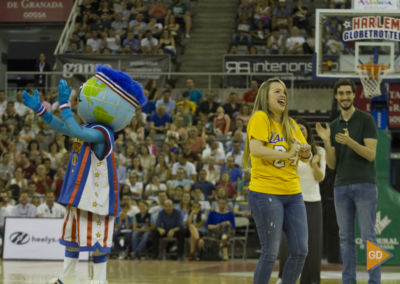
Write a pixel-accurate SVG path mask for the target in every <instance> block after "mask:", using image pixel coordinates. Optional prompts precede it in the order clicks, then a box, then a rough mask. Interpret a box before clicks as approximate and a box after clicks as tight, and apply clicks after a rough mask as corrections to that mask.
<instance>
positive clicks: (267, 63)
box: [224, 55, 321, 87]
mask: <svg viewBox="0 0 400 284" xmlns="http://www.w3.org/2000/svg"><path fill="white" fill-rule="evenodd" d="M312 65H313V64H312V55H225V57H224V72H226V73H232V74H240V73H243V77H241V76H232V77H230V76H228V78H227V79H226V82H225V83H226V85H227V86H228V87H243V86H246V85H245V83H246V77H245V74H246V73H271V76H276V75H274V73H292V74H293V75H294V80H295V83H301V82H304V83H307V84H308V85H310V83H311V84H315V85H317V84H321V82H311V81H312V79H313V78H312V68H313V66H312ZM279 78H280V79H281V80H283V81H286V80H290V79H291V78H290V77H287V78H285V76H279ZM252 79H256V80H258V81H264V80H266V79H267V78H265V76H259V77H257V76H253V77H252Z"/></svg>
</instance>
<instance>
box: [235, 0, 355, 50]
mask: <svg viewBox="0 0 400 284" xmlns="http://www.w3.org/2000/svg"><path fill="white" fill-rule="evenodd" d="M350 5H351V1H348V0H331V1H329V3H328V5H327V8H328V7H329V8H332V9H345V8H349V6H350ZM313 14H315V12H314V11H310V10H309V9H308V8H307V6H306V5H304V4H303V0H293V1H291V0H240V4H239V8H238V12H237V20H236V24H235V33H234V34H233V35H232V41H231V45H230V48H229V50H228V53H229V54H250V55H256V54H312V53H313V52H314V49H315V27H314V25H313V23H312V19H313V16H314V15H313ZM333 24H334V23H333ZM339 34H340V33H339ZM324 36H326V39H327V40H326V42H325V45H324V46H326V48H327V49H329V51H328V53H329V55H336V54H339V53H340V52H343V51H344V49H343V47H342V44H341V42H340V40H338V39H337V38H336V36H334V35H333V34H332V33H331V32H330V31H329V30H327V31H326V35H325V34H324ZM240 46H246V47H247V51H246V52H241V49H240V48H238V47H240Z"/></svg>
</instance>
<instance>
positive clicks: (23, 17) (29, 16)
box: [0, 0, 73, 22]
mask: <svg viewBox="0 0 400 284" xmlns="http://www.w3.org/2000/svg"><path fill="white" fill-rule="evenodd" d="M72 5H73V0H0V22H65V21H66V20H67V19H68V16H69V13H70V12H71V8H72Z"/></svg>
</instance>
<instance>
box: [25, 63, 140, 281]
mask: <svg viewBox="0 0 400 284" xmlns="http://www.w3.org/2000/svg"><path fill="white" fill-rule="evenodd" d="M70 94H71V88H68V86H67V83H66V82H65V81H64V80H62V79H61V80H60V83H59V85H58V101H59V107H60V111H61V116H62V120H61V119H59V118H58V117H56V116H53V115H52V114H51V113H50V112H49V111H48V110H46V108H45V107H44V106H43V105H42V104H41V103H40V98H39V93H38V91H37V90H35V91H34V94H33V96H31V95H29V94H28V93H27V92H26V91H24V92H23V102H24V104H25V105H26V106H28V107H29V108H31V109H32V110H33V111H34V112H36V114H37V115H38V116H40V117H41V118H42V119H43V120H44V121H45V122H46V123H47V124H48V125H50V127H51V128H52V129H54V130H55V131H57V132H60V133H62V134H64V135H68V136H70V137H73V138H74V140H73V145H72V152H71V156H70V159H69V163H68V167H67V170H66V174H65V178H64V183H63V186H62V189H61V194H60V197H59V199H58V202H59V203H61V204H63V205H65V206H66V207H67V215H66V217H65V220H64V225H63V227H62V236H61V239H60V243H61V244H62V245H64V246H65V257H64V270H63V273H62V275H61V276H60V277H59V278H56V279H54V280H50V282H49V283H51V284H53V283H65V284H69V283H72V284H77V283H79V279H78V276H77V273H76V265H77V263H78V258H79V252H80V251H91V252H93V280H89V282H88V283H98V284H103V283H107V281H106V261H107V253H109V252H110V249H111V245H112V235H113V231H114V218H115V217H116V216H118V215H119V212H120V206H119V194H118V193H119V192H118V180H117V174H116V165H115V158H114V155H115V154H114V132H117V131H120V130H122V129H123V128H124V127H126V126H127V125H128V124H129V123H130V120H131V118H132V116H133V114H134V111H135V108H136V107H138V106H143V105H144V104H145V103H146V97H145V96H144V94H143V90H142V87H141V85H140V84H139V83H137V82H135V81H133V80H132V79H131V78H130V76H129V75H128V74H126V73H124V72H121V71H116V70H113V69H111V68H108V67H106V66H102V65H98V66H97V67H96V74H95V75H94V76H93V77H91V78H90V79H89V80H88V81H87V82H86V83H84V84H83V86H82V89H81V92H80V95H79V98H78V115H79V117H80V118H81V119H82V120H83V121H84V123H85V124H84V125H79V124H78V122H77V121H76V120H75V118H74V116H73V113H72V111H71V108H70V106H69V104H68V101H69V97H70Z"/></svg>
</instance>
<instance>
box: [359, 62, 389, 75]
mask: <svg viewBox="0 0 400 284" xmlns="http://www.w3.org/2000/svg"><path fill="white" fill-rule="evenodd" d="M357 68H358V69H360V70H366V71H367V72H368V74H369V77H370V78H374V79H376V78H378V77H379V72H380V71H385V70H388V69H389V68H390V66H389V65H384V64H373V63H368V64H360V65H357Z"/></svg>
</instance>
